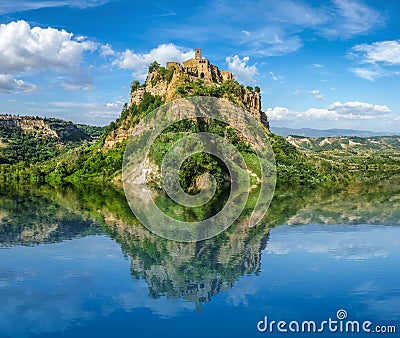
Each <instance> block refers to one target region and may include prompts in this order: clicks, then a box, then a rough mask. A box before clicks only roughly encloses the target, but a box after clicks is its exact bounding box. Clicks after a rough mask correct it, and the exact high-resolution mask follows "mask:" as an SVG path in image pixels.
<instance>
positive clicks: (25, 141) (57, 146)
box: [0, 115, 102, 164]
mask: <svg viewBox="0 0 400 338" xmlns="http://www.w3.org/2000/svg"><path fill="white" fill-rule="evenodd" d="M101 131H102V128H101V127H92V126H86V125H76V124H74V123H72V122H69V121H64V120H60V119H55V118H39V117H32V116H11V115H0V164H15V163H19V162H21V161H24V162H27V163H35V162H41V161H45V160H48V159H50V158H53V157H55V156H58V155H59V154H61V153H62V152H63V151H65V150H67V149H70V148H72V147H75V146H78V145H80V144H82V143H83V142H84V141H91V140H92V139H95V138H98V137H99V136H100V134H101Z"/></svg>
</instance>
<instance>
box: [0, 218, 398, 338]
mask: <svg viewBox="0 0 400 338" xmlns="http://www.w3.org/2000/svg"><path fill="white" fill-rule="evenodd" d="M109 236H110V234H106V233H104V232H102V231H98V232H97V233H95V234H89V235H84V236H80V237H79V236H78V237H76V236H72V239H69V240H63V241H61V242H58V241H54V242H50V243H36V244H35V245H31V246H21V245H8V246H5V247H3V248H2V249H0V337H202V338H204V337H261V336H270V335H274V336H285V335H288V334H289V333H286V334H285V333H279V332H276V330H275V331H274V333H271V332H265V333H260V332H258V330H257V323H258V322H259V321H261V320H263V319H264V317H265V316H267V317H268V319H269V320H275V321H279V320H285V321H287V322H290V321H299V322H300V321H304V320H314V321H316V322H318V321H323V320H326V319H328V318H332V319H336V312H337V311H338V310H339V309H344V310H346V311H347V314H348V319H351V320H359V321H366V320H369V321H371V322H372V323H373V327H375V326H376V325H396V326H397V334H385V335H384V336H388V337H390V336H396V335H398V333H399V332H400V274H399V268H400V227H397V226H385V225H374V224H359V225H351V226H349V225H342V224H337V225H335V224H305V225H299V226H288V225H281V226H278V227H276V228H274V229H272V230H271V231H270V232H269V237H267V238H266V239H264V241H265V242H266V243H265V245H261V246H260V250H259V252H257V250H251V248H253V247H250V249H248V250H247V249H246V250H245V251H244V252H245V253H246V254H245V255H242V254H238V255H237V257H236V256H234V255H233V254H232V257H233V258H232V257H228V256H229V254H226V255H225V256H224V255H220V256H219V258H218V259H219V260H221V259H222V258H224V257H225V258H226V259H227V260H229V259H231V258H232V261H234V260H239V265H240V266H241V267H242V270H241V271H244V272H243V273H240V274H239V275H237V274H233V277H232V280H230V281H229V280H228V279H229V278H227V277H224V278H221V277H220V276H221V275H223V274H227V273H228V272H229V271H228V272H227V270H226V269H225V270H222V267H223V266H232V267H233V268H232V269H234V267H236V266H238V265H237V264H236V263H229V264H228V263H221V262H220V263H218V264H220V265H218V264H217V265H216V266H217V268H214V267H213V268H211V267H210V273H209V274H208V272H207V267H205V268H204V269H203V270H198V271H201V273H200V275H198V276H196V277H190V278H197V279H196V280H197V281H199V280H200V281H203V282H204V285H205V286H204V285H203V284H202V283H201V282H199V283H197V284H196V283H194V284H193V285H187V290H192V289H195V292H194V293H195V295H196V296H195V297H194V296H193V295H192V294H190V292H189V291H185V290H186V289H185V288H183V289H182V288H181V289H179V288H178V287H177V286H176V285H181V286H182V285H184V284H185V281H184V274H183V276H182V275H180V274H179V273H178V272H179V269H178V268H177V269H176V270H175V269H174V268H175V267H176V266H177V263H176V262H177V261H179V260H180V259H181V260H182V261H184V260H185V259H184V258H180V257H179V256H180V255H181V256H182V257H183V256H184V254H183V253H182V252H181V253H180V254H177V255H176V256H173V255H171V257H166V258H163V260H162V264H153V263H151V262H152V261H151V260H149V262H147V261H146V259H145V258H143V257H144V255H143V254H141V256H140V257H142V258H141V259H138V257H134V255H133V254H132V252H131V251H129V250H123V249H121V243H120V242H118V241H116V240H115V239H111V238H110V237H109ZM228 243H230V242H229V241H228ZM233 243H234V245H233V246H232V247H230V249H229V250H228V249H226V251H227V252H228V253H230V254H231V253H232V252H233V251H235V250H236V249H237V247H240V246H241V245H242V243H241V242H240V241H236V242H235V241H234V242H233ZM166 245H167V247H168V245H171V246H173V247H174V245H176V246H177V248H180V247H179V245H177V244H176V243H175V244H169V243H167V244H166ZM222 246H223V245H222ZM256 247H257V246H256ZM174 250H175V249H174ZM208 250H209V251H210V250H211V249H208ZM224 250H225V249H224ZM148 251H149V252H150V251H151V250H150V249H148ZM174 252H175V251H174ZM219 252H222V249H220V251H219ZM239 252H241V251H240V250H239ZM200 254H201V251H200V250H199V252H198V253H197V254H195V255H200ZM153 255H154V252H153ZM207 257H208V256H207ZM210 257H212V256H210ZM221 257H222V258H221ZM210 259H212V258H210ZM179 262H180V261H179ZM190 262H191V264H195V263H193V262H196V261H195V260H194V261H193V260H191V261H190ZM201 262H202V264H203V265H204V264H205V262H207V258H204V259H203V260H202V261H201ZM178 265H179V264H178ZM248 265H250V266H251V268H248ZM138 266H141V268H139V267H138ZM163 266H164V267H166V270H163V269H162V267H163ZM187 268H188V269H189V270H188V271H190V266H189V267H187ZM140 269H142V270H141V272H140V273H138V274H137V275H136V276H134V274H133V272H132V271H138V270H140ZM219 269H220V270H219ZM166 271H167V273H168V276H164V275H165V274H166ZM171 281H172V282H171ZM168 283H169V284H170V283H176V284H174V285H175V287H174V288H172V287H170V286H169V284H168ZM150 285H151V286H150ZM202 287H204V288H205V291H204V294H202V290H201V288H202ZM178 289H179V290H181V291H180V293H179V292H177V291H176V290H178ZM155 290H158V291H159V292H158V293H157V292H155ZM165 290H170V291H168V292H166V291H165ZM171 290H175V291H171ZM182 290H183V291H182ZM174 292H175V294H174ZM188 292H189V294H188ZM199 295H200V296H199ZM201 295H203V296H201ZM193 297H194V298H195V299H194V298H193ZM328 333H329V332H325V333H324V334H314V335H317V336H326V335H328ZM294 335H297V336H298V335H301V334H300V333H296V334H294ZM307 335H308V336H312V335H313V334H307ZM343 335H344V336H351V334H348V333H346V334H345V333H342V334H341V333H336V334H332V336H343ZM367 335H368V334H366V333H360V334H357V335H356V336H367Z"/></svg>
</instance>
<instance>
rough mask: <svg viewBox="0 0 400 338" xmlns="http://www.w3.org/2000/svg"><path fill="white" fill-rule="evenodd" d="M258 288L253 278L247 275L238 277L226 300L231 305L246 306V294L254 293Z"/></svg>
mask: <svg viewBox="0 0 400 338" xmlns="http://www.w3.org/2000/svg"><path fill="white" fill-rule="evenodd" d="M258 290H259V287H258V285H257V284H256V281H255V278H254V276H253V277H249V276H247V277H246V278H241V279H239V280H238V281H237V282H236V283H235V286H234V287H233V288H232V289H230V290H229V293H228V297H227V300H226V302H227V303H228V304H232V305H233V306H236V307H238V306H240V305H244V306H248V299H247V298H248V296H251V295H255V294H256V293H257V292H258Z"/></svg>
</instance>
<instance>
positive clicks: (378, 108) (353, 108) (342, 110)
mask: <svg viewBox="0 0 400 338" xmlns="http://www.w3.org/2000/svg"><path fill="white" fill-rule="evenodd" d="M328 109H329V110H330V111H335V112H337V113H338V114H340V115H349V114H352V115H358V116H377V115H386V114H389V113H390V109H389V108H388V106H386V105H377V104H371V103H366V102H359V101H354V102H346V103H341V102H335V103H334V104H331V105H330V106H329V107H328Z"/></svg>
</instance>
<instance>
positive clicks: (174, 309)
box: [114, 281, 195, 317]
mask: <svg viewBox="0 0 400 338" xmlns="http://www.w3.org/2000/svg"><path fill="white" fill-rule="evenodd" d="M114 300H116V301H117V304H118V305H119V307H121V308H122V309H124V310H125V311H131V310H133V309H137V308H147V309H150V310H151V311H152V312H153V313H155V314H157V315H159V316H161V317H174V316H175V315H177V314H178V313H180V312H182V311H183V310H193V311H194V310H195V304H194V303H191V302H188V301H184V300H182V299H178V298H176V299H168V298H167V297H161V298H158V299H153V298H150V296H149V292H148V286H147V284H146V283H145V282H144V281H138V282H137V283H135V284H134V285H133V287H132V290H130V291H126V292H121V293H119V294H118V296H116V297H115V298H114Z"/></svg>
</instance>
